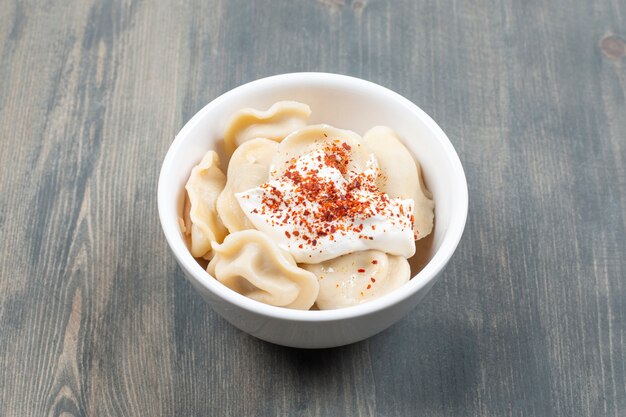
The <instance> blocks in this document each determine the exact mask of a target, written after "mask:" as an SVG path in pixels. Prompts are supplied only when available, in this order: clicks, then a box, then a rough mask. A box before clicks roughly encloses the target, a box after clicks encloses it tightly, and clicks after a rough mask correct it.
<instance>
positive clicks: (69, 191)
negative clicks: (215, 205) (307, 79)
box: [0, 0, 626, 417]
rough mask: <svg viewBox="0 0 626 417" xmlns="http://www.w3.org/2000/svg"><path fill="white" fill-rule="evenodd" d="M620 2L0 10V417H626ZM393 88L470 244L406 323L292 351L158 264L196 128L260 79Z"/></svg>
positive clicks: (625, 111)
mask: <svg viewBox="0 0 626 417" xmlns="http://www.w3.org/2000/svg"><path fill="white" fill-rule="evenodd" d="M624 39H626V3H624V2H621V1H616V0H597V1H590V0H574V1H571V2H568V4H567V5H565V4H564V3H563V4H562V3H561V2H551V1H548V0H530V1H523V2H519V1H514V0H505V1H502V2H495V1H493V2H490V1H487V0H484V1H483V0H479V1H473V2H458V1H454V0H441V1H435V0H419V1H411V0H398V1H391V0H333V1H331V0H324V1H313V0H275V1H269V0H258V1H254V2H250V1H245V0H232V1H225V0H222V1H219V0H213V1H204V2H203V1H190V2H177V1H171V0H168V1H161V2H140V1H136V0H126V1H111V2H99V1H95V0H85V1H78V0H75V1H57V0H51V1H48V2H42V3H39V2H21V1H14V2H12V1H5V2H2V3H0V138H1V140H0V195H1V196H2V198H1V199H0V253H2V255H1V256H0V291H1V294H2V296H1V297H0V415H2V416H46V415H47V416H60V415H75V416H87V415H89V416H108V415H119V416H130V415H149V416H160V415H163V416H183V415H233V416H244V415H257V416H260V415H268V416H271V415H276V416H282V415H302V416H329V415H345V416H407V415H417V414H419V415H428V416H476V415H480V416H498V417H500V416H594V417H595V416H623V415H624V410H626V343H625V339H626V282H625V278H626V260H625V259H624V258H625V256H624V254H625V253H626V238H625V237H624V236H626V168H625V167H626V133H624V132H626V56H625V55H626V47H625V46H624ZM292 71H329V72H337V73H343V74H350V75H355V76H358V77H362V78H365V79H369V80H371V81H374V82H377V83H380V84H383V85H386V86H388V87H390V88H392V89H394V90H396V91H398V92H400V93H401V94H403V95H405V96H406V97H408V98H409V99H411V100H413V101H414V102H416V103H417V104H418V105H419V106H421V107H422V108H423V109H424V110H425V111H426V112H427V113H429V114H430V115H431V116H433V118H434V119H435V120H436V121H437V122H438V123H439V124H440V125H441V126H442V128H443V129H444V131H446V132H447V133H448V135H449V137H450V139H451V140H452V142H453V143H454V145H455V146H456V148H457V150H458V153H459V155H460V157H461V160H462V161H463V164H464V167H465V169H466V174H467V177H468V181H469V188H470V214H469V218H468V223H467V228H466V232H465V236H464V239H463V240H462V242H461V244H460V246H459V249H458V251H457V253H456V255H455V257H454V258H453V260H452V262H451V264H450V266H449V268H448V269H447V270H446V272H445V274H444V277H443V278H442V280H441V281H440V282H439V283H438V284H437V285H436V286H435V288H434V289H433V291H432V292H431V294H430V295H429V296H428V297H427V299H426V300H425V301H424V302H423V303H421V304H420V305H419V306H418V307H417V308H416V309H415V311H413V312H412V313H411V314H410V315H409V316H408V317H407V318H406V319H404V320H403V321H401V322H400V323H398V324H397V325H395V326H393V327H392V328H390V329H389V330H387V331H385V332H383V333H382V334H380V335H378V336H376V337H373V338H371V339H369V340H367V341H364V342H361V343H358V344H355V345H351V346H347V347H343V348H338V349H332V350H323V351H301V350H293V349H286V348H281V347H277V346H273V345H270V344H267V343H263V342H260V341H257V340H255V339H253V338H251V337H249V336H247V335H245V334H243V333H241V332H240V331H238V330H236V329H234V328H233V327H231V326H230V325H228V324H227V323H226V322H224V321H223V320H222V319H221V318H220V317H218V316H217V315H216V314H215V313H214V312H213V311H212V310H211V309H210V308H209V307H208V306H207V305H206V304H205V303H204V302H203V301H202V300H201V298H200V297H199V296H198V295H197V294H196V293H195V292H194V290H193V289H192V288H191V286H189V285H188V284H187V283H186V282H185V280H184V278H183V276H182V273H181V271H180V270H179V269H178V267H177V266H176V264H175V261H174V259H173V257H172V256H171V255H170V253H169V252H168V248H167V245H166V243H165V240H164V239H163V237H162V233H161V230H160V226H159V222H158V218H157V212H156V184H157V175H158V171H159V168H160V163H161V161H162V158H163V156H164V155H165V152H166V151H167V148H168V146H169V144H170V143H171V141H172V139H173V137H174V135H175V134H176V133H177V131H178V130H179V129H180V128H181V126H182V125H183V124H184V122H185V121H186V120H187V119H189V118H190V117H191V116H192V115H193V114H194V113H195V112H196V111H197V110H198V109H200V108H201V107H202V106H203V105H204V104H206V103H207V102H209V101H210V100H211V99H213V98H214V97H216V96H217V95H218V94H220V93H222V92H224V91H227V90H229V89H230V88H232V87H234V86H236V85H239V84H241V83H244V82H246V81H250V80H253V79H256V78H260V77H263V76H267V75H271V74H277V73H283V72H292Z"/></svg>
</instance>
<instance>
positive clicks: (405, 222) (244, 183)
mask: <svg viewBox="0 0 626 417" xmlns="http://www.w3.org/2000/svg"><path fill="white" fill-rule="evenodd" d="M310 115H311V109H310V108H309V106H307V105H306V104H303V103H298V102H295V101H280V102H277V103H275V104H274V105H272V106H271V107H270V108H269V109H268V110H265V111H261V110H255V109H251V108H246V109H242V110H240V111H238V112H236V113H235V114H234V115H233V116H232V117H231V119H230V121H229V123H228V124H227V128H226V131H225V134H224V149H225V150H226V153H227V154H228V155H231V156H230V160H229V163H228V167H227V170H226V171H227V175H226V176H225V175H224V174H223V172H222V171H221V170H220V168H219V158H218V155H217V154H216V153H215V152H213V151H209V152H208V153H207V154H206V155H205V156H204V158H202V161H201V162H200V164H198V165H197V166H196V167H194V168H193V170H192V172H191V175H190V177H189V181H188V182H187V184H186V186H185V188H186V191H187V194H186V196H185V200H184V206H183V211H182V214H181V218H179V223H180V228H181V230H182V231H183V236H184V238H185V240H186V243H187V245H188V246H189V249H190V252H191V254H192V255H193V256H194V257H196V258H197V259H198V262H199V263H200V264H201V265H203V267H204V266H205V265H206V261H208V260H210V262H209V263H208V266H207V267H206V270H207V272H208V273H209V274H211V275H212V276H213V277H214V278H215V279H217V280H218V281H219V282H220V283H222V284H224V285H225V286H226V287H228V288H230V289H231V290H233V291H236V292H238V293H240V294H242V295H244V296H246V297H248V298H251V299H253V300H256V301H259V302H262V303H265V304H269V305H273V306H278V307H285V308H292V309H303V310H308V309H311V308H317V309H320V310H327V309H337V308H344V307H350V306H354V305H358V304H361V303H364V302H367V301H372V300H374V299H377V298H380V297H383V296H385V295H386V294H389V293H390V292H392V291H394V290H396V289H397V288H399V287H401V286H402V285H404V284H406V283H407V282H408V281H409V279H410V276H411V268H410V266H409V262H408V259H409V258H411V257H412V256H413V255H414V254H415V252H416V244H415V241H416V240H418V239H421V238H423V237H425V236H427V235H428V234H430V233H432V230H433V222H434V201H433V199H432V195H431V194H430V192H429V191H428V190H427V188H426V186H425V184H424V179H423V176H422V172H421V168H420V164H419V162H418V161H417V160H416V159H414V157H413V155H411V153H410V152H409V151H408V149H407V148H406V146H405V145H404V144H403V142H402V140H401V139H400V138H399V137H398V135H397V134H396V132H394V131H393V130H392V129H390V128H388V127H384V126H377V127H374V128H372V129H370V130H369V131H367V132H366V133H365V136H363V137H361V136H360V135H359V134H357V133H355V132H352V131H350V130H344V129H338V128H335V127H332V126H329V125H325V124H316V125H307V123H308V119H309V116H310ZM423 242H426V243H428V240H425V241H423ZM424 247H425V246H424V245H422V249H421V250H420V253H423V252H424V249H423V248H424ZM201 258H202V259H204V260H202V259H201Z"/></svg>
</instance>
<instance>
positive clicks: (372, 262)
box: [301, 250, 411, 310]
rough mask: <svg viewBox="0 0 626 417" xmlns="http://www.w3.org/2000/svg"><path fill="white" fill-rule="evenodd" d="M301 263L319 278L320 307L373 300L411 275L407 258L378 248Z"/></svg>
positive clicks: (405, 281) (334, 306)
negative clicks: (320, 261) (319, 261)
mask: <svg viewBox="0 0 626 417" xmlns="http://www.w3.org/2000/svg"><path fill="white" fill-rule="evenodd" d="M301 266H302V268H304V269H306V270H308V271H311V272H313V273H314V274H315V275H316V276H317V278H318V281H319V285H320V289H319V295H318V296H317V300H316V302H315V304H316V305H317V307H318V308H319V309H320V310H330V309H335V308H343V307H349V306H353V305H357V304H361V303H364V302H366V301H371V300H373V299H376V298H379V297H381V296H383V295H385V294H388V293H389V292H391V291H393V290H395V289H396V288H398V287H400V286H402V285H404V284H406V283H407V282H408V281H409V278H410V276H411V268H410V267H409V262H408V261H407V260H406V259H405V258H403V257H402V256H395V255H387V254H386V253H384V252H380V251H376V250H368V251H362V252H355V253H351V254H348V255H344V256H340V257H338V258H335V259H331V260H329V261H326V262H322V263H319V264H303V265H301Z"/></svg>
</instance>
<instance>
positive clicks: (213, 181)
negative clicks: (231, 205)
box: [183, 151, 228, 259]
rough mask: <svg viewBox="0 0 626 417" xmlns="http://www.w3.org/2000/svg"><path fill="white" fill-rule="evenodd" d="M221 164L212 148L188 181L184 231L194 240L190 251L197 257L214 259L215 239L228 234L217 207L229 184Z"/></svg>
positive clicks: (191, 240) (184, 210)
mask: <svg viewBox="0 0 626 417" xmlns="http://www.w3.org/2000/svg"><path fill="white" fill-rule="evenodd" d="M219 164H220V160H219V157H218V156H217V153H215V151H208V152H207V153H206V154H205V155H204V157H203V158H202V160H201V161H200V163H199V164H198V165H196V166H195V167H194V168H193V169H192V170H191V175H190V176H189V180H188V181H187V184H186V185H185V189H186V190H187V198H188V204H185V206H186V207H184V208H183V225H185V228H184V229H183V234H185V235H187V238H188V239H189V241H190V242H191V247H190V252H191V255H193V256H194V257H195V258H205V259H210V257H211V243H212V242H221V241H222V240H224V237H225V236H226V235H227V234H228V231H227V230H226V228H225V227H224V225H223V224H222V221H221V220H220V218H219V216H218V214H217V210H216V207H215V203H216V201H217V197H218V196H219V194H220V193H221V192H222V190H223V189H224V185H225V184H226V176H225V175H224V173H223V172H222V171H221V170H220V168H219ZM187 210H188V211H187ZM186 219H188V221H187V220H186ZM189 223H190V224H189Z"/></svg>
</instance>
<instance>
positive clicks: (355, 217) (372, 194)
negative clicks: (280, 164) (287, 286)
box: [235, 143, 415, 263]
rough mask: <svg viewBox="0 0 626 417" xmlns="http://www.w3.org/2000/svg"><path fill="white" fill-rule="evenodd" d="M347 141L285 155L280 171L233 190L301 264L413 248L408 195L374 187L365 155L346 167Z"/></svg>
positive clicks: (407, 253) (375, 172)
mask: <svg viewBox="0 0 626 417" xmlns="http://www.w3.org/2000/svg"><path fill="white" fill-rule="evenodd" d="M350 150H351V148H350V146H349V145H347V144H346V143H336V144H330V145H329V144H326V145H325V146H324V147H323V148H321V149H316V150H313V151H311V152H308V153H305V154H304V155H302V156H300V157H299V158H297V159H293V160H291V161H290V162H289V164H288V166H287V168H286V169H285V170H284V171H282V172H283V174H282V175H281V176H280V177H278V178H275V179H272V180H270V181H268V182H266V183H265V184H262V185H261V186H259V187H255V188H252V189H250V190H247V191H244V192H241V193H237V194H235V197H236V198H237V201H238V202H239V205H240V206H241V209H242V210H243V212H244V213H245V215H246V216H247V217H248V218H249V219H250V221H251V222H252V224H254V226H255V227H256V228H257V229H258V230H260V231H262V232H264V233H266V234H267V235H269V236H270V237H271V238H272V239H273V240H274V241H275V242H276V243H277V244H278V246H279V247H281V248H282V249H284V250H286V251H288V252H289V253H291V254H292V255H293V257H294V259H295V260H296V262H299V263H319V262H323V261H326V260H329V259H333V258H336V257H338V256H341V255H345V254H348V253H352V252H356V251H363V250H370V249H374V250H379V251H382V252H386V253H388V254H391V255H400V256H403V257H405V258H410V257H411V256H413V254H414V253H415V241H414V235H413V207H414V201H413V200H412V199H400V198H390V197H389V196H388V195H387V194H385V193H383V192H381V191H380V190H379V189H378V187H377V186H376V179H377V178H378V176H379V175H380V169H379V168H378V163H377V161H376V159H375V157H374V155H371V156H370V158H369V160H368V162H367V167H366V169H365V170H363V171H362V172H355V171H349V170H348V168H347V167H349V166H351V164H350V161H351V159H350Z"/></svg>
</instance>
